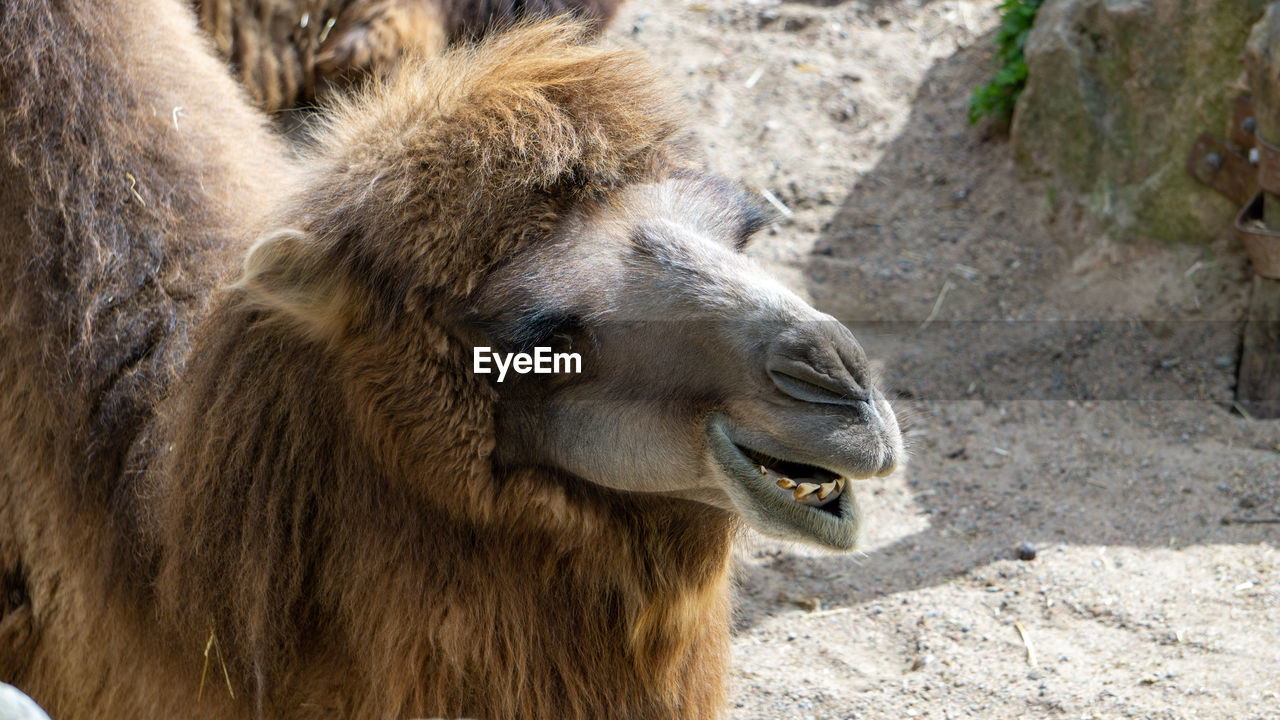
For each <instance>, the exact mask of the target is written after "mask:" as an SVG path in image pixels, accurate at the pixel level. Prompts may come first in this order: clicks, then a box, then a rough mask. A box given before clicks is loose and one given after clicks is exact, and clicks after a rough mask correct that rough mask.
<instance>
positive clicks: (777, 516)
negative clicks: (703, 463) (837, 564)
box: [706, 412, 891, 550]
mask: <svg viewBox="0 0 1280 720" xmlns="http://www.w3.org/2000/svg"><path fill="white" fill-rule="evenodd" d="M706 435H707V446H708V448H709V449H710V453H711V456H712V459H713V460H714V463H715V465H716V467H717V468H718V469H719V471H720V473H721V474H723V476H724V486H723V487H724V491H725V493H726V494H727V495H728V496H729V499H730V501H731V502H732V504H733V507H734V509H736V510H737V511H738V513H739V514H740V515H742V517H743V519H744V520H746V522H747V524H748V525H750V526H751V527H752V528H753V529H755V530H757V531H758V532H760V533H762V534H764V535H768V536H770V537H775V538H779V539H782V540H798V541H801V542H807V543H812V544H816V545H820V546H822V547H827V548H830V549H833V550H852V549H854V548H856V547H857V545H858V540H859V537H860V531H861V528H862V510H861V508H860V507H859V506H858V499H857V497H856V495H855V493H854V489H853V485H854V483H855V482H856V481H858V480H863V479H867V478H870V477H875V476H881V475H884V474H887V472H888V471H891V468H890V469H889V470H886V471H874V472H866V471H859V470H851V469H850V468H849V464H847V463H840V462H833V461H832V458H822V459H816V460H815V459H813V458H812V457H810V456H807V455H806V454H804V453H797V452H795V451H793V450H788V449H785V448H786V446H787V445H788V443H783V442H781V441H779V440H778V439H776V438H770V437H768V436H763V435H760V434H759V433H752V432H750V431H745V430H743V429H741V428H738V427H736V426H735V423H734V422H733V420H732V419H730V417H729V416H728V415H727V414H725V413H723V412H717V413H714V414H712V415H711V416H710V418H709V419H708V420H707V423H706ZM801 458H803V460H802V459H801ZM872 464H873V465H876V466H877V467H878V466H879V463H878V462H876V463H872ZM842 465H843V466H844V467H840V466H842ZM852 465H854V466H864V465H866V463H865V462H862V461H855V462H853V463H852Z"/></svg>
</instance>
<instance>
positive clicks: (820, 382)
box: [766, 356, 871, 405]
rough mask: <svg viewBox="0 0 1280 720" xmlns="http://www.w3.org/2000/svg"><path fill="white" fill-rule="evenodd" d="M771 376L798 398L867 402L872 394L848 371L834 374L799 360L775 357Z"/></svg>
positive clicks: (837, 402) (831, 402) (770, 366)
mask: <svg viewBox="0 0 1280 720" xmlns="http://www.w3.org/2000/svg"><path fill="white" fill-rule="evenodd" d="M766 369H767V370H768V373H769V379H770V380H772V381H773V384H774V385H775V386H777V388H778V389H779V390H781V391H782V392H783V393H784V394H786V395H789V396H791V397H793V398H795V399H796V400H802V401H804V402H811V403H823V404H826V405H865V404H868V403H869V401H870V399H871V396H870V394H869V393H868V392H867V391H866V389H864V388H863V387H862V386H860V385H859V384H858V383H857V382H856V381H854V379H853V377H852V376H849V375H848V374H847V373H846V374H842V376H833V375H830V374H827V373H824V372H822V371H820V370H818V369H817V368H814V367H812V366H810V365H808V364H806V363H803V362H800V361H798V360H791V359H786V358H778V357H776V356H775V357H772V358H770V359H769V362H768V365H767V368H766Z"/></svg>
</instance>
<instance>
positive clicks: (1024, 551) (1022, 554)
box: [1018, 542, 1036, 560]
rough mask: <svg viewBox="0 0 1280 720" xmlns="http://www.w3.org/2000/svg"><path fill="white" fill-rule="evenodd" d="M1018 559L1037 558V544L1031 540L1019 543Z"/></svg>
mask: <svg viewBox="0 0 1280 720" xmlns="http://www.w3.org/2000/svg"><path fill="white" fill-rule="evenodd" d="M1018 559H1019V560H1035V559H1036V546H1035V544H1034V543H1031V542H1022V543H1018Z"/></svg>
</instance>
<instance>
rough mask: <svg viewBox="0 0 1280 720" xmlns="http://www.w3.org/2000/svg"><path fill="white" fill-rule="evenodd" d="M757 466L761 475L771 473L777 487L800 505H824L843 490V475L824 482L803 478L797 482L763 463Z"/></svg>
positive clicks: (838, 495)
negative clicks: (780, 474)
mask: <svg viewBox="0 0 1280 720" xmlns="http://www.w3.org/2000/svg"><path fill="white" fill-rule="evenodd" d="M759 468H760V474H761V475H764V476H766V477H769V476H771V475H772V476H773V478H774V480H773V482H774V484H775V485H777V486H778V489H779V490H784V491H786V492H788V493H789V494H790V495H791V497H792V499H793V500H795V501H796V502H798V503H800V504H801V505H810V506H815V507H816V506H818V505H826V504H827V503H829V502H832V501H833V500H835V499H836V498H838V497H840V494H841V493H843V492H844V486H845V479H844V478H843V477H838V478H836V479H834V480H830V481H827V482H824V483H820V482H809V481H804V480H801V481H798V482H797V481H795V480H792V479H791V478H788V477H781V476H779V475H778V473H777V472H776V471H773V470H770V469H768V468H766V467H765V466H763V465H760V466H759Z"/></svg>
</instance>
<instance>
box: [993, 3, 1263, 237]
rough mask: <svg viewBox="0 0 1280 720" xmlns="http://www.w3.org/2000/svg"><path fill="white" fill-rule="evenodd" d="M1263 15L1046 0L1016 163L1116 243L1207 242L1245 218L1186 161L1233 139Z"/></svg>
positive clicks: (1258, 9) (1030, 48)
mask: <svg viewBox="0 0 1280 720" xmlns="http://www.w3.org/2000/svg"><path fill="white" fill-rule="evenodd" d="M1265 5H1266V3H1265V2H1263V1H1262V0H1245V1H1244V2H1220V1H1219V0H1046V2H1045V3H1044V5H1043V6H1042V7H1041V8H1040V11H1039V13H1038V14H1037V16H1036V21H1035V25H1034V27H1033V28H1032V30H1031V33H1030V34H1029V35H1028V36H1027V41H1026V46H1025V54H1026V58H1027V68H1028V81H1027V87H1026V90H1025V91H1024V92H1023V94H1022V97H1021V98H1020V99H1019V101H1018V105H1017V108H1016V110H1015V112H1014V119H1013V125H1012V129H1011V133H1012V142H1013V152H1014V157H1015V158H1016V160H1017V162H1018V164H1019V165H1020V166H1022V167H1023V168H1025V169H1029V170H1031V171H1032V172H1034V173H1037V174H1041V175H1044V176H1047V177H1048V179H1049V182H1050V184H1051V186H1052V187H1053V191H1054V196H1055V197H1056V198H1057V199H1058V205H1059V206H1060V207H1061V201H1062V200H1064V199H1066V200H1069V201H1072V202H1074V203H1075V205H1076V206H1077V207H1078V208H1079V209H1080V210H1082V211H1083V212H1084V214H1085V216H1087V217H1089V218H1091V219H1092V220H1093V221H1095V222H1097V223H1098V224H1099V225H1100V227H1101V229H1103V230H1104V231H1105V232H1106V234H1108V235H1109V236H1110V237H1111V238H1112V239H1115V240H1121V241H1124V240H1133V239H1137V238H1151V239H1156V240H1169V241H1192V242H1207V241H1209V240H1210V239H1212V238H1213V237H1215V236H1216V235H1218V234H1219V233H1221V232H1222V231H1223V230H1224V229H1225V228H1227V227H1228V226H1229V225H1230V222H1231V220H1232V216H1233V213H1234V212H1235V211H1236V210H1237V209H1238V208H1235V207H1233V206H1232V204H1231V203H1230V202H1229V201H1228V200H1226V199H1225V198H1223V197H1222V196H1220V195H1218V194H1217V193H1216V192H1214V191H1213V190H1210V189H1209V188H1207V187H1205V186H1203V185H1200V184H1199V183H1197V182H1196V181H1195V180H1193V179H1192V178H1191V177H1190V176H1189V175H1188V174H1187V172H1186V170H1185V169H1184V163H1185V160H1186V156H1187V152H1188V151H1189V150H1190V148H1191V146H1192V144H1193V143H1194V142H1195V138H1196V137H1197V136H1198V135H1199V134H1200V133H1201V132H1203V131H1205V130H1208V131H1210V132H1213V133H1215V134H1217V135H1219V136H1220V137H1225V136H1226V134H1227V131H1228V129H1229V123H1230V111H1229V108H1228V101H1229V100H1230V98H1231V97H1232V96H1233V95H1234V94H1235V93H1236V92H1238V90H1232V89H1231V87H1230V86H1231V85H1232V84H1233V83H1234V82H1235V81H1236V80H1238V79H1239V78H1240V77H1241V75H1242V72H1243V70H1244V66H1243V64H1242V62H1241V51H1242V49H1243V48H1244V45H1245V41H1246V39H1247V38H1248V36H1249V30H1250V27H1251V26H1252V25H1253V23H1254V22H1256V21H1257V20H1258V18H1259V17H1261V15H1262V10H1263V8H1264V7H1265Z"/></svg>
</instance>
